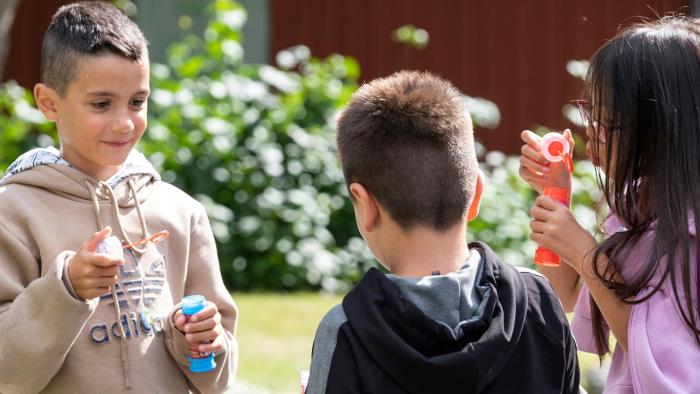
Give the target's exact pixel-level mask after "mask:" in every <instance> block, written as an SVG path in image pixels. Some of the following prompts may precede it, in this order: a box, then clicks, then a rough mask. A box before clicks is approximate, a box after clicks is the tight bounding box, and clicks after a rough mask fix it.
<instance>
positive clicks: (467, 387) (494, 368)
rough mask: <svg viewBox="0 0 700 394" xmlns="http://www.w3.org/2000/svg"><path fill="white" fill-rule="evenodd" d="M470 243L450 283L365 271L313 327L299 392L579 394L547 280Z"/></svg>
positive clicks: (568, 339)
mask: <svg viewBox="0 0 700 394" xmlns="http://www.w3.org/2000/svg"><path fill="white" fill-rule="evenodd" d="M469 246H470V249H471V251H472V255H473V257H472V258H471V259H470V260H469V262H467V264H466V265H465V267H463V268H462V269H461V270H460V271H458V272H457V273H453V274H452V276H451V277H449V278H447V276H441V277H440V278H436V277H426V278H427V279H426V278H422V279H423V280H422V279H421V278H413V279H406V278H399V277H396V276H394V275H385V274H383V273H381V272H380V271H379V270H377V269H371V270H369V271H368V272H367V273H366V274H365V276H364V278H363V279H362V281H361V282H360V283H359V284H358V285H357V286H356V287H355V288H354V289H353V290H352V291H351V292H350V293H348V295H347V296H346V297H345V298H344V300H343V303H342V308H339V307H336V308H335V309H334V310H331V312H329V314H328V315H327V316H326V317H325V318H324V321H322V322H321V325H320V326H319V329H318V331H317V334H316V339H315V342H314V352H313V357H312V366H311V378H310V381H309V386H308V388H307V394H313V393H321V392H324V391H325V392H326V393H333V394H335V393H381V394H392V393H441V394H442V393H576V392H578V391H579V370H578V360H577V356H576V345H575V342H574V339H573V337H572V336H571V332H570V331H569V326H568V323H567V320H566V316H565V315H564V312H563V310H562V307H561V303H560V302H559V300H558V298H557V297H556V295H555V294H554V291H553V289H552V287H551V285H550V284H549V282H548V280H547V279H546V278H545V277H543V276H542V275H540V274H538V273H536V272H535V271H531V270H523V269H518V268H516V267H514V266H511V265H508V264H505V263H503V262H501V261H500V260H499V259H498V258H497V257H496V255H495V254H494V253H493V251H492V250H491V249H490V248H489V247H488V246H486V245H485V244H483V243H479V242H477V243H472V244H470V245H469ZM474 255H476V258H474ZM469 270H470V271H469ZM443 277H445V278H446V279H443ZM450 281H451V282H450ZM454 283H457V285H456V287H455V286H454V285H453V284H454ZM453 295H454V296H453ZM448 309H451V310H448ZM452 312H454V313H452ZM435 316H438V318H437V319H436V318H435ZM328 360H330V363H328ZM324 364H325V365H324ZM328 364H329V365H328Z"/></svg>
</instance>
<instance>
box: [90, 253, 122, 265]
mask: <svg viewBox="0 0 700 394" xmlns="http://www.w3.org/2000/svg"><path fill="white" fill-rule="evenodd" d="M85 258H86V260H88V262H89V263H90V264H92V265H93V266H95V267H101V268H104V267H110V268H111V267H117V268H118V267H119V266H120V265H124V259H122V258H121V257H117V256H115V255H111V254H102V253H86V256H85Z"/></svg>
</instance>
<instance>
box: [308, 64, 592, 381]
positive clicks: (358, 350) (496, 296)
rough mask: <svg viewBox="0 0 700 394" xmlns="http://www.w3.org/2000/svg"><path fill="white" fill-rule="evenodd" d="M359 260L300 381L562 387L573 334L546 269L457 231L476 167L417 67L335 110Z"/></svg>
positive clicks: (441, 91)
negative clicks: (365, 267)
mask: <svg viewBox="0 0 700 394" xmlns="http://www.w3.org/2000/svg"><path fill="white" fill-rule="evenodd" d="M337 142H338V150H339V152H340V159H341V162H342V166H343V171H344V174H345V180H346V182H347V185H348V190H349V192H350V196H351V199H352V202H353V206H354V209H355V218H356V220H357V226H358V228H359V230H360V233H361V234H362V236H363V238H364V239H365V241H366V242H367V244H368V246H369V248H370V250H371V251H372V253H373V254H374V256H375V257H376V258H377V260H378V261H379V262H380V263H381V264H382V265H383V266H384V267H386V268H387V269H388V270H389V271H391V272H392V274H389V275H385V274H383V273H381V272H380V271H379V270H377V269H374V268H373V269H370V270H369V271H368V272H367V273H366V274H365V276H364V278H363V279H362V281H361V282H360V283H359V284H358V285H357V286H356V287H355V288H354V289H353V290H352V291H351V292H350V293H349V294H348V295H347V296H346V297H345V298H344V300H343V303H342V305H338V306H336V307H335V308H333V309H331V311H330V312H328V314H327V315H326V316H325V317H324V318H323V320H322V321H321V324H320V325H319V327H318V331H317V332H316V338H315V341H314V349H313V357H312V361H311V375H310V378H309V384H308V386H307V391H306V393H307V394H315V393H381V394H391V393H573V392H578V390H579V371H578V360H577V357H576V345H575V343H574V340H573V338H572V336H571V333H570V331H569V327H568V323H567V320H566V317H565V315H564V312H563V311H562V308H561V304H560V303H559V300H558V299H557V297H556V295H555V294H554V291H553V290H552V288H551V286H550V284H549V283H548V281H547V279H545V278H544V277H543V276H541V275H539V274H537V273H536V272H534V271H531V270H524V269H518V268H516V267H514V266H511V265H508V264H506V263H503V262H501V261H500V260H499V259H498V257H496V255H495V254H494V253H493V251H491V249H489V247H488V246H487V245H486V244H483V243H480V242H474V243H470V244H467V240H466V238H467V230H466V225H465V223H466V220H467V218H472V217H474V216H476V212H477V210H478V205H479V199H480V195H481V187H482V183H481V178H480V175H479V170H478V164H477V160H476V155H475V152H474V137H473V130H472V124H471V120H470V116H469V113H468V111H467V110H466V109H465V108H464V104H463V100H462V96H461V94H460V93H459V91H457V89H455V88H454V87H453V86H452V85H451V84H450V83H449V82H447V81H445V80H443V79H440V78H438V77H436V76H433V75H431V74H429V73H418V72H399V73H396V74H394V75H392V76H390V77H388V78H383V79H378V80H375V81H372V82H370V83H368V84H366V85H364V86H362V87H361V88H360V89H359V90H358V91H357V92H356V93H355V95H354V96H353V98H352V101H351V102H350V104H349V105H348V107H347V108H346V109H345V111H344V112H343V113H342V115H341V116H340V118H339V120H338V136H337Z"/></svg>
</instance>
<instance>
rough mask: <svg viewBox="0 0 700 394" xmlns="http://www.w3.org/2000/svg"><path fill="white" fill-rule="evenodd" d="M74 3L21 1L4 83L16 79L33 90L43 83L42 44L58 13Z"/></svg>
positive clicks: (47, 0) (63, 0)
mask: <svg viewBox="0 0 700 394" xmlns="http://www.w3.org/2000/svg"><path fill="white" fill-rule="evenodd" d="M0 1H2V0H0ZM72 2H73V1H71V0H19V6H18V7H17V14H16V15H15V20H14V22H13V23H12V28H11V30H10V49H9V52H8V54H7V58H6V59H5V72H4V75H3V76H2V77H3V78H2V80H3V81H6V80H8V79H14V80H15V81H17V82H18V83H19V84H20V85H22V86H24V87H26V88H31V87H32V86H34V84H35V83H37V82H38V81H39V64H40V59H41V41H42V40H43V38H44V33H45V32H46V29H47V28H48V27H49V23H51V17H52V16H53V14H54V13H55V12H56V10H58V8H59V7H60V6H62V5H64V4H68V3H72Z"/></svg>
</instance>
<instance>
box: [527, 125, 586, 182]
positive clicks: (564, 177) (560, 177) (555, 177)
mask: <svg viewBox="0 0 700 394" xmlns="http://www.w3.org/2000/svg"><path fill="white" fill-rule="evenodd" d="M563 136H564V138H566V140H567V141H568V142H569V145H570V146H571V149H572V150H573V148H574V138H573V136H572V135H571V131H570V130H569V129H566V130H564V134H563ZM520 138H521V139H522V140H523V142H525V144H524V145H523V146H522V147H521V148H520V177H521V178H523V180H524V181H525V182H527V183H528V184H529V185H530V186H531V187H532V188H533V189H535V190H537V192H538V193H539V194H542V190H543V189H544V188H545V187H548V186H551V187H559V188H562V189H567V190H571V174H569V171H568V170H567V169H566V165H565V164H564V162H563V161H561V162H558V163H550V162H549V161H548V160H547V159H546V158H545V157H544V156H543V155H542V153H540V145H541V144H542V138H540V136H538V135H537V134H535V133H533V132H532V131H530V130H525V131H523V132H522V133H520Z"/></svg>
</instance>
